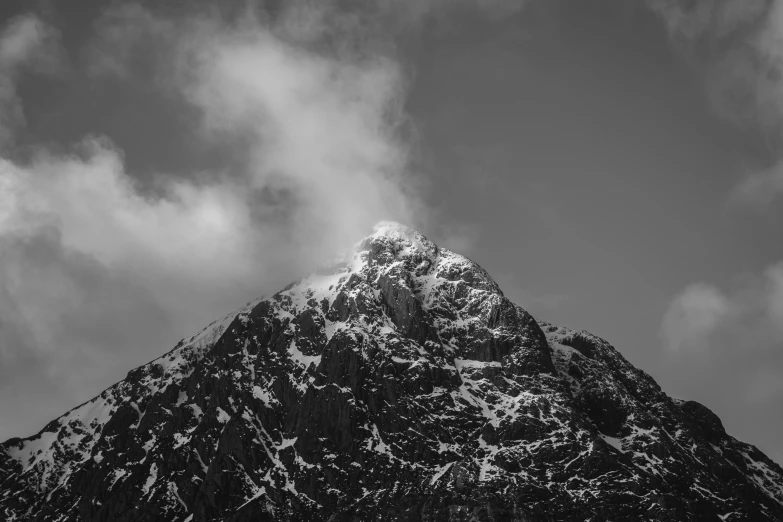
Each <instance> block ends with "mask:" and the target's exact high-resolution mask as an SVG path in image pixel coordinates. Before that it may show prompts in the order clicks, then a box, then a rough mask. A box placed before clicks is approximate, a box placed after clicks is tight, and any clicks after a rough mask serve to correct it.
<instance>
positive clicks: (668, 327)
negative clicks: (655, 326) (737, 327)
mask: <svg viewBox="0 0 783 522" xmlns="http://www.w3.org/2000/svg"><path fill="white" fill-rule="evenodd" d="M730 314H731V302H730V301H729V299H728V298H727V297H726V296H724V295H723V293H722V292H721V291H720V290H718V289H717V288H715V287H714V286H711V285H707V284H704V283H696V284H691V285H689V286H688V287H686V288H685V290H683V291H682V292H681V293H680V294H679V295H677V296H676V297H675V298H674V300H673V301H672V303H671V304H670V305H669V308H668V310H667V311H666V314H665V315H664V318H663V325H662V327H661V333H662V335H663V338H664V341H665V343H666V347H667V348H668V349H669V350H670V351H673V352H679V351H681V350H686V349H697V350H704V349H706V348H707V345H708V344H709V341H710V337H711V336H712V334H714V333H715V331H716V330H717V328H718V327H719V326H720V324H721V322H722V321H724V320H726V318H727V317H728V316H729V315H730Z"/></svg>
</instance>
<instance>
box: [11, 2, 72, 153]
mask: <svg viewBox="0 0 783 522" xmlns="http://www.w3.org/2000/svg"><path fill="white" fill-rule="evenodd" d="M57 51H58V35H57V31H56V30H54V29H53V28H52V27H51V26H49V25H47V24H46V23H44V22H43V21H41V20H40V19H39V18H38V17H36V16H33V15H27V16H20V17H17V18H14V19H12V20H10V21H9V22H7V23H6V24H5V25H4V26H3V27H2V28H1V29H0V147H3V146H8V144H9V142H10V141H11V140H12V139H13V135H14V132H15V131H16V130H17V129H18V128H19V127H21V126H23V125H24V121H25V118H24V111H23V110H22V106H21V101H20V100H19V97H18V96H17V93H16V81H17V77H18V75H19V74H20V72H21V70H23V69H25V68H30V67H34V68H48V67H50V66H52V65H53V63H54V61H53V60H54V55H56V53H57Z"/></svg>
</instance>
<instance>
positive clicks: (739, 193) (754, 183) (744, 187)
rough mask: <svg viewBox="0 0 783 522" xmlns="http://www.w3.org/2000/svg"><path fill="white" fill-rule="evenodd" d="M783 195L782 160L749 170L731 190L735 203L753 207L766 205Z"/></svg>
mask: <svg viewBox="0 0 783 522" xmlns="http://www.w3.org/2000/svg"><path fill="white" fill-rule="evenodd" d="M781 195H783V162H778V163H776V164H774V165H773V166H772V167H770V168H768V169H765V170H762V171H758V172H751V173H750V174H749V175H748V176H746V177H745V179H744V180H742V181H741V182H740V183H738V184H737V186H736V187H735V188H734V190H733V192H732V195H731V197H732V199H733V200H734V201H736V202H737V203H740V204H743V205H747V206H749V207H754V208H765V207H768V206H769V205H770V204H771V203H772V202H773V201H775V199H777V198H778V197H779V196H781Z"/></svg>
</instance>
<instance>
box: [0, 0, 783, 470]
mask: <svg viewBox="0 0 783 522" xmlns="http://www.w3.org/2000/svg"><path fill="white" fill-rule="evenodd" d="M158 4H159V3H158V2H150V3H143V2H141V3H132V2H111V3H107V2H103V1H97V0H96V1H82V2H79V3H78V4H74V3H68V4H67V6H66V4H64V3H62V2H60V3H57V2H51V3H50V2H38V3H35V2H22V1H19V2H13V1H6V2H3V3H2V5H1V6H0V22H1V23H0V439H5V438H8V437H12V436H26V435H30V434H32V433H34V432H36V431H38V430H39V429H40V428H42V427H43V426H44V424H45V423H46V422H47V421H49V420H51V419H52V418H54V417H56V416H57V415H59V414H61V413H63V412H64V411H65V410H67V409H69V408H71V407H73V406H75V405H77V404H79V403H81V402H83V401H85V400H87V399H89V398H90V397H92V396H94V395H96V394H98V393H99V392H100V391H101V390H102V389H103V388H105V387H106V386H108V385H110V384H112V383H113V382H116V381H117V380H119V379H122V378H123V377H124V376H125V374H126V373H127V372H128V371H129V370H130V369H132V368H133V367H135V366H138V365H140V364H143V363H145V362H147V361H149V360H151V359H154V358H156V357H157V356H159V355H160V354H162V353H163V352H165V351H167V350H168V349H170V348H171V347H173V346H174V344H176V342H177V341H178V340H179V339H180V338H182V337H185V336H188V335H192V334H193V333H195V331H198V330H199V329H200V328H201V327H203V326H205V325H206V324H207V323H209V322H210V321H212V320H213V319H215V318H217V317H219V316H221V315H224V314H225V313H227V312H229V311H231V310H232V309H235V308H238V307H239V306H241V305H243V304H244V303H245V302H247V301H249V300H250V299H252V298H255V297H259V296H261V295H265V294H270V293H272V292H274V291H276V290H278V289H279V288H281V287H282V286H284V285H285V284H286V283H287V282H289V281H290V280H292V279H294V278H296V277H299V276H301V275H303V273H304V272H306V271H307V270H309V269H311V268H312V267H313V266H314V265H316V264H318V263H319V262H322V261H325V260H328V259H329V258H330V257H331V256H332V255H334V253H335V252H336V251H338V250H339V249H340V248H342V247H343V246H344V245H348V244H351V243H352V242H353V241H355V240H356V239H358V238H360V237H361V236H362V235H364V234H365V233H367V232H369V230H370V229H371V227H372V224H373V223H375V222H376V221H379V220H381V219H394V220H398V221H402V222H405V223H409V224H411V225H413V226H415V227H417V228H419V229H420V230H421V231H422V232H423V233H424V234H425V235H428V236H429V237H430V238H431V239H433V240H435V241H436V242H437V243H439V244H440V245H441V246H445V247H447V248H451V249H452V250H455V251H458V252H460V253H463V254H465V255H467V256H469V257H471V258H472V259H474V260H476V261H477V262H478V263H480V264H481V265H482V266H484V267H485V268H486V269H487V270H488V271H489V272H490V273H491V274H492V275H493V276H494V277H495V278H496V279H497V281H498V282H499V283H500V285H501V288H503V290H504V292H505V293H506V294H507V295H508V296H509V297H510V298H512V299H513V300H515V301H516V302H518V303H520V304H521V305H522V306H524V307H525V308H527V309H528V310H530V311H531V313H532V314H533V315H534V316H536V317H540V318H542V319H546V320H549V321H553V322H556V323H561V324H564V325H567V326H570V327H574V328H580V329H581V328H583V329H586V330H589V331H591V332H593V333H595V334H596V335H599V336H601V337H604V338H606V339H607V340H608V341H609V342H610V343H612V344H613V345H614V346H615V347H617V348H618V349H619V350H620V351H621V352H622V353H623V354H624V355H625V356H626V357H627V358H628V359H629V360H630V361H631V362H632V363H634V364H635V365H636V366H638V367H640V368H642V369H644V370H645V371H647V372H648V373H650V374H651V375H652V376H653V377H654V378H655V379H656V380H657V381H658V382H659V383H660V384H661V385H662V386H663V388H664V389H665V390H666V391H667V392H668V393H670V394H671V395H674V396H677V397H681V398H686V399H695V400H698V401H700V402H703V403H704V404H706V405H707V406H708V407H710V408H711V409H712V410H714V411H715V412H716V413H718V414H719V415H720V416H721V418H722V419H723V421H724V424H725V425H726V428H727V429H728V431H729V433H731V434H732V435H735V436H737V437H738V438H740V439H742V440H745V441H747V442H750V443H753V444H756V445H758V446H759V447H760V448H761V449H762V450H763V451H765V452H766V453H768V454H769V455H770V456H771V457H772V458H773V459H775V460H777V461H778V462H780V463H783V443H781V441H783V414H782V413H781V407H780V405H781V403H783V241H781V239H780V237H781V233H780V230H781V224H783V204H781V196H783V167H781V165H783V163H779V162H780V160H781V159H782V158H783V135H782V134H781V131H783V125H782V124H783V83H781V82H783V5H780V4H779V3H778V2H772V1H766V0H758V1H757V0H723V1H719V0H716V1H714V2H686V1H682V2H680V1H678V0H648V1H641V0H639V1H637V2H629V1H625V0H540V1H536V0H530V1H526V2H525V1H521V0H516V1H512V0H508V1H503V0H454V1H447V0H430V1H428V2H420V1H416V2H405V1H403V0H385V1H381V0H378V1H376V2H359V3H354V2H347V1H322V2H306V1H302V2H294V1H292V2H267V3H266V4H248V3H239V2H237V3H230V2H224V3H221V4H219V5H220V8H217V7H215V6H214V5H212V4H211V3H203V4H198V3H194V2H167V3H165V7H160V6H159V5H158ZM354 4H356V5H354ZM77 5H78V7H77Z"/></svg>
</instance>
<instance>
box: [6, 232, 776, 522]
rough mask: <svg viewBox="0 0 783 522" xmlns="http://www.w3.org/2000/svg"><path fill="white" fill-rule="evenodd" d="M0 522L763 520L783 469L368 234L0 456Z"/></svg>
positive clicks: (605, 355)
mask: <svg viewBox="0 0 783 522" xmlns="http://www.w3.org/2000/svg"><path fill="white" fill-rule="evenodd" d="M0 518H2V519H4V520H8V521H20V520H25V521H27V520H46V521H50V520H51V521H67V520H85V521H129V520H172V521H174V520H179V521H206V520H226V521H251V520H252V521H266V520H302V521H305V520H307V521H309V520H324V521H325V520H329V521H365V520H427V521H436V520H437V521H468V520H471V521H474V520H475V521H484V520H487V521H489V520H493V521H501V520H502V521H526V522H539V521H541V522H543V521H580V522H583V521H591V522H598V521H612V522H619V521H647V520H655V521H686V520H687V521H710V522H713V521H714V522H720V521H730V522H738V521H752V522H762V521H783V469H781V467H780V466H778V465H777V464H775V463H774V462H772V461H771V460H770V459H769V458H767V457H766V456H765V455H764V454H763V453H762V452H761V451H759V450H758V449H756V448H755V447H754V446H751V445H750V444H746V443H743V442H740V441H738V440H737V439H735V438H733V437H731V436H730V435H728V434H727V433H726V431H725V430H724V428H723V426H722V424H721V421H720V419H719V418H718V417H717V416H716V415H715V414H714V413H712V412H711V411H710V410H709V409H708V408H707V407H705V406H703V405H701V404H699V403H696V402H693V401H681V400H677V399H673V398H670V397H668V396H667V395H666V394H665V393H664V392H663V391H661V388H660V387H659V386H658V385H657V384H656V383H655V381H654V380H653V379H652V378H651V377H650V376H649V375H647V374H646V373H644V372H643V371H641V370H638V369H636V368H634V367H633V366H632V365H631V364H630V363H628V361H626V360H625V358H623V356H622V355H621V354H620V353H619V352H618V351H617V350H615V349H614V348H613V347H612V346H610V345H609V344H608V343H607V342H606V341H604V340H602V339H600V338H598V337H596V336H594V335H591V334H590V333H587V332H584V331H579V332H577V331H573V330H569V329H568V328H564V327H560V326H555V325H552V324H549V323H547V322H544V321H537V320H536V319H534V318H533V317H531V315H530V314H529V313H527V312H526V311H525V310H523V309H522V308H520V307H519V306H517V305H515V304H514V303H512V302H511V301H509V300H508V299H507V298H506V297H504V296H503V293H502V291H501V290H500V288H499V287H498V285H497V284H496V283H495V282H494V281H493V280H492V278H491V277H490V276H489V275H488V274H487V273H486V272H485V271H484V270H483V269H482V268H481V267H479V266H478V265H477V264H476V263H473V262H472V261H470V260H469V259H467V258H465V257H462V256H460V255H457V254H455V253H452V252H449V251H448V250H445V249H442V248H439V247H437V246H436V245H435V244H433V243H432V242H430V241H429V240H427V239H426V238H425V237H424V236H422V235H421V234H419V233H417V232H415V231H413V230H411V229H408V228H406V227H403V226H401V225H397V224H393V223H383V224H380V225H379V226H377V227H376V230H375V233H374V234H373V235H371V236H369V237H367V238H365V239H364V240H363V241H361V242H360V243H359V244H358V245H357V247H356V250H355V251H354V252H353V253H352V254H350V255H348V256H347V258H346V260H345V261H343V262H340V263H338V264H336V265H335V266H332V267H330V268H328V269H324V270H321V271H319V272H318V273H315V274H312V275H310V276H308V277H306V278H304V279H302V280H300V281H297V282H295V283H293V284H291V285H289V286H287V287H286V288H284V289H283V290H282V291H280V292H278V293H277V294H275V295H274V296H272V297H270V298H269V299H265V300H262V301H259V302H255V303H251V304H249V305H248V306H246V307H245V308H242V309H241V310H239V311H237V312H235V313H233V314H230V315H228V316H226V317H224V318H223V319H221V320H220V321H217V322H215V323H213V324H211V325H210V326H208V327H207V328H205V329H204V330H202V331H201V332H200V333H199V334H197V335H195V336H193V337H190V338H188V339H185V340H183V341H181V342H180V343H179V344H178V345H177V346H176V347H174V349H173V350H171V351H170V352H168V353H166V354H165V355H163V356H162V357H160V358H159V359H156V360H154V361H152V362H150V363H149V364H146V365H144V366H141V367H139V368H136V369H135V370H132V371H131V372H130V373H128V375H127V377H126V378H125V379H124V380H122V381H121V382H119V383H117V384H115V385H114V386H112V387H110V388H108V389H107V390H105V391H104V392H103V393H101V394H100V395H99V396H98V397H95V398H94V399H92V400H90V401H88V402H86V403H84V404H82V405H81V406H78V407H76V408H74V409H73V410H71V411H69V412H68V413H66V414H65V415H63V416H61V417H59V418H58V419H55V420H53V421H52V422H50V423H49V424H48V425H46V427H45V428H44V429H43V430H41V431H40V432H39V433H38V434H36V435H34V436H32V437H29V438H26V439H11V440H8V441H6V442H5V443H3V444H2V445H0Z"/></svg>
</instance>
